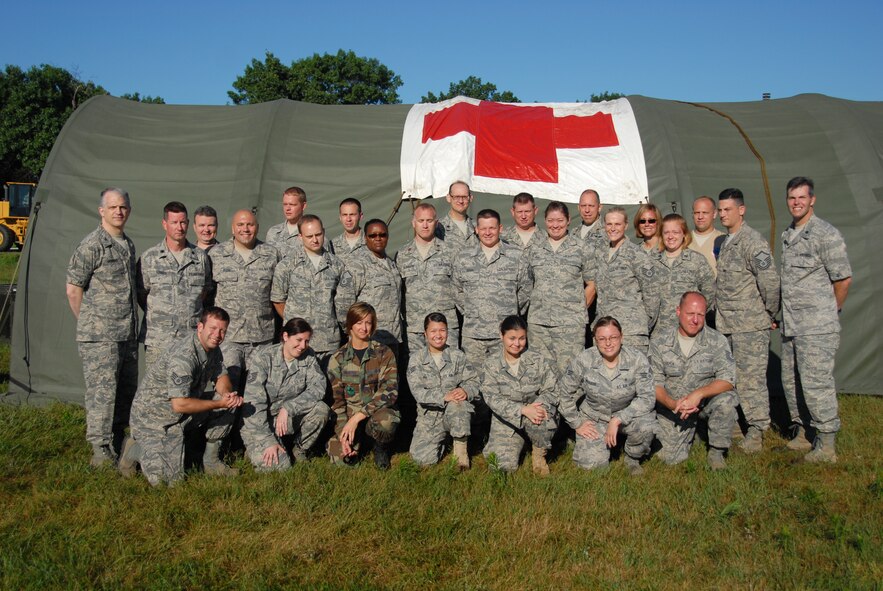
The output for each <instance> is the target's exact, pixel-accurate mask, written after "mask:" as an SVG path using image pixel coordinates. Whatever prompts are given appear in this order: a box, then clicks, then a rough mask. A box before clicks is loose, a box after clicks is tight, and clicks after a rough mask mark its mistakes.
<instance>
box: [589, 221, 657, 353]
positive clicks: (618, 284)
mask: <svg viewBox="0 0 883 591" xmlns="http://www.w3.org/2000/svg"><path fill="white" fill-rule="evenodd" d="M609 254H610V247H609V245H608V246H607V247H606V248H600V249H598V250H596V251H595V288H596V289H597V293H598V315H597V316H598V318H601V317H602V316H613V317H614V318H616V319H617V320H618V321H619V323H620V324H621V325H622V336H623V339H622V342H623V344H627V345H633V346H636V347H638V348H639V349H641V351H647V346H648V335H649V334H650V324H651V320H652V316H651V314H652V311H653V310H655V309H656V305H655V302H653V301H652V299H651V298H652V296H653V291H652V290H651V289H650V286H651V282H652V280H653V270H654V269H653V266H652V264H651V263H650V259H649V258H648V257H647V255H646V254H645V253H644V252H643V251H642V250H641V247H640V246H638V245H637V244H635V243H634V242H631V241H630V240H629V239H628V238H626V239H625V240H624V241H623V243H622V244H621V245H620V246H619V248H617V250H616V252H615V253H614V255H613V258H612V259H610V260H608V255H609Z"/></svg>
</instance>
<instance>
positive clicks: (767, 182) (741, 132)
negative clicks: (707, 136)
mask: <svg viewBox="0 0 883 591" xmlns="http://www.w3.org/2000/svg"><path fill="white" fill-rule="evenodd" d="M677 102H679V103H682V104H684V105H691V106H693V107H699V108H701V109H707V110H709V111H711V112H712V113H714V114H715V115H720V116H721V117H723V118H724V119H726V120H727V121H729V122H730V123H731V124H732V125H733V127H735V128H736V129H737V130H738V131H739V135H741V136H742V139H744V140H745V143H746V144H748V149H749V150H751V153H752V154H754V157H755V158H757V160H758V162H760V176H761V179H762V180H763V193H764V196H765V197H766V205H767V210H768V211H769V214H770V240H769V243H770V252H771V253H772V254H776V212H775V210H774V209H773V197H772V194H771V193H770V180H769V177H768V176H767V172H766V160H764V158H763V156H762V155H761V153H760V151H759V150H758V149H757V147H756V146H755V145H754V142H752V141H751V138H750V137H748V134H747V133H746V132H745V130H744V129H743V128H742V126H741V125H739V123H738V122H737V121H736V120H735V119H733V118H732V117H731V116H730V115H728V114H726V113H724V112H723V111H719V110H717V109H715V108H714V107H709V106H708V105H703V104H702V103H691V102H689V101H677Z"/></svg>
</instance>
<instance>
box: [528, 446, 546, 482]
mask: <svg viewBox="0 0 883 591" xmlns="http://www.w3.org/2000/svg"><path fill="white" fill-rule="evenodd" d="M546 451H547V450H545V449H540V448H538V447H535V448H533V451H532V452H531V459H532V461H533V473H534V474H538V475H540V476H548V475H549V464H547V463H546Z"/></svg>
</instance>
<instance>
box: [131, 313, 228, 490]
mask: <svg viewBox="0 0 883 591" xmlns="http://www.w3.org/2000/svg"><path fill="white" fill-rule="evenodd" d="M229 320H230V317H229V316H228V315H227V313H226V312H225V311H224V310H222V309H220V308H215V307H211V308H206V309H205V310H204V311H203V312H202V315H201V316H200V320H199V322H198V323H197V325H196V331H195V332H192V333H191V334H187V335H182V336H180V337H179V338H177V339H176V340H175V341H174V342H173V343H172V344H171V346H169V347H168V348H167V349H165V350H164V351H163V352H162V353H161V354H160V356H159V358H158V359H157V360H156V362H155V363H154V364H153V365H151V366H150V367H149V368H148V369H147V375H146V376H144V379H143V380H142V381H141V385H140V386H139V387H138V393H137V394H136V395H135V402H134V403H133V404H132V435H131V436H130V437H127V438H126V442H125V443H124V445H123V452H122V455H121V456H120V464H119V468H120V472H121V473H122V474H123V475H124V476H131V475H132V474H134V473H135V464H136V463H140V464H141V471H142V472H143V473H144V476H145V477H146V478H147V481H148V482H150V484H152V485H153V486H157V485H158V484H160V483H161V482H165V483H167V484H173V483H175V482H176V481H178V480H180V479H181V478H183V476H184V435H185V431H189V430H190V429H194V428H199V427H201V426H204V425H209V426H211V427H214V428H216V429H220V430H222V431H223V432H224V434H225V435H226V434H227V433H229V431H230V429H231V428H232V426H233V423H234V421H235V416H236V415H235V414H234V412H233V411H235V409H236V408H238V407H239V406H241V405H242V397H241V396H239V395H237V394H236V392H233V391H232V390H233V388H232V385H231V383H230V379H229V377H228V376H227V372H226V370H225V369H224V361H223V359H222V357H221V352H220V349H219V346H220V344H221V343H222V342H223V341H224V335H225V332H226V330H227V326H228V323H229ZM209 382H214V385H215V388H214V392H211V391H210V392H206V391H205V389H206V386H207V385H208V383H209ZM205 471H206V473H207V474H225V475H227V474H235V472H228V471H223V470H213V469H212V467H211V465H206V466H205Z"/></svg>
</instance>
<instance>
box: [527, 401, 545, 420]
mask: <svg viewBox="0 0 883 591" xmlns="http://www.w3.org/2000/svg"><path fill="white" fill-rule="evenodd" d="M521 414H522V415H524V416H525V417H527V419H528V420H529V421H530V422H531V423H533V424H534V425H539V424H540V423H542V422H543V421H545V420H546V416H547V413H546V409H545V408H543V405H542V404H540V403H539V402H534V403H533V404H528V405H526V406H522V407H521Z"/></svg>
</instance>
